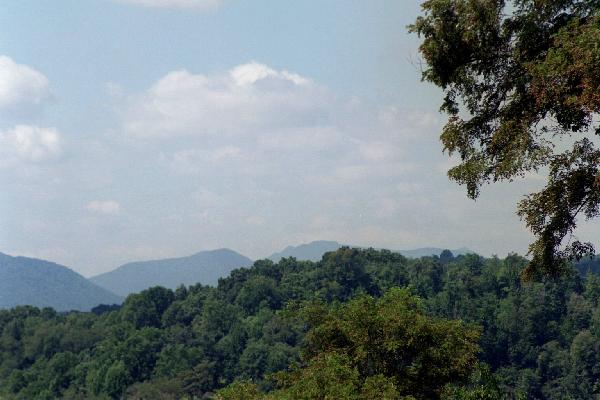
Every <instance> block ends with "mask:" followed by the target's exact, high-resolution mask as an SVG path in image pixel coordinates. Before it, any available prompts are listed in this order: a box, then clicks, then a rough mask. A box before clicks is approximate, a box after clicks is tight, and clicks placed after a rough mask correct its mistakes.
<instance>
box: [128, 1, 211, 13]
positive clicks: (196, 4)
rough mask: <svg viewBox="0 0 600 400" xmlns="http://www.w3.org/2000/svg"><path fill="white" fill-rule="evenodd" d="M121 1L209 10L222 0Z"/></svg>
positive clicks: (161, 6)
mask: <svg viewBox="0 0 600 400" xmlns="http://www.w3.org/2000/svg"><path fill="white" fill-rule="evenodd" d="M120 1H121V2H122V3H129V4H134V5H139V6H144V7H157V8H180V9H190V10H198V11H209V10H214V9H217V8H218V7H219V6H220V5H221V4H222V3H223V0H120Z"/></svg>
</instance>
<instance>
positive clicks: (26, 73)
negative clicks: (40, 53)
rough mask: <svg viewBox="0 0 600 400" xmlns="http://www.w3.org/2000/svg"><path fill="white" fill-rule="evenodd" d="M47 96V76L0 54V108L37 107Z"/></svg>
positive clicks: (48, 94) (18, 109)
mask: <svg viewBox="0 0 600 400" xmlns="http://www.w3.org/2000/svg"><path fill="white" fill-rule="evenodd" d="M49 97H50V89H49V83H48V78H46V77H45V76H44V75H43V74H42V73H41V72H39V71H36V70H35V69H33V68H31V67H29V66H27V65H23V64H17V63H16V62H14V61H13V60H12V59H11V58H10V57H7V56H3V55H1V56H0V110H16V111H20V109H21V108H23V107H32V106H33V107H37V106H40V105H41V104H42V103H43V102H44V101H45V100H47V99H48V98H49Z"/></svg>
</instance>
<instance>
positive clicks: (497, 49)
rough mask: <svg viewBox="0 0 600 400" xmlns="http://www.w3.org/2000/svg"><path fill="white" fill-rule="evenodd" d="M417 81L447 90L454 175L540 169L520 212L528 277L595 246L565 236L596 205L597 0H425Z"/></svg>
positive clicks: (482, 178)
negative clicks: (528, 235)
mask: <svg viewBox="0 0 600 400" xmlns="http://www.w3.org/2000/svg"><path fill="white" fill-rule="evenodd" d="M422 9H423V15H422V16H420V17H418V18H417V20H416V22H415V23H414V24H413V25H411V26H410V27H409V30H410V31H412V32H415V33H417V34H418V35H419V36H420V37H422V38H423V42H422V44H421V47H420V51H421V54H422V56H423V58H424V60H425V62H426V67H425V69H424V71H423V79H424V80H426V81H429V82H432V83H434V84H435V85H437V86H439V87H440V88H442V89H443V90H444V94H445V97H444V100H443V103H442V107H441V109H442V110H443V111H444V112H446V113H448V114H449V118H448V122H447V124H446V125H445V127H444V129H443V131H442V134H441V141H442V143H443V147H444V150H445V151H447V152H448V153H449V154H450V155H453V154H457V155H459V156H460V159H461V162H460V164H459V165H457V166H455V167H453V168H451V169H450V170H449V171H448V175H449V177H450V178H451V179H452V180H455V181H456V182H458V183H459V184H463V185H465V186H466V188H467V192H468V195H469V197H471V198H476V197H477V196H478V194H479V191H480V188H481V186H482V185H483V184H486V183H489V182H497V181H502V180H508V181H511V180H513V179H514V178H516V177H519V176H521V177H522V176H524V175H525V174H526V173H528V172H531V171H538V170H540V169H542V168H543V169H544V171H545V170H547V171H548V179H547V182H546V186H545V187H544V188H543V189H542V190H540V191H539V192H536V193H532V194H530V195H528V196H526V197H525V198H524V199H523V200H522V201H521V202H520V203H519V206H518V214H519V215H520V216H521V218H523V219H524V221H525V223H526V225H527V226H528V228H529V229H530V230H531V231H532V232H533V234H534V235H535V241H534V242H533V243H532V244H531V245H530V255H531V258H532V261H531V263H530V264H529V267H528V268H527V269H526V270H525V276H526V277H529V278H531V277H536V276H540V275H558V274H560V273H561V272H563V271H564V269H565V267H566V261H567V260H569V259H574V258H575V259H579V258H581V257H583V256H584V255H587V254H590V253H593V250H594V249H593V246H592V244H591V243H582V242H580V241H578V240H577V239H576V238H574V237H573V233H574V230H575V228H576V225H577V222H578V217H583V218H585V219H592V218H595V217H597V216H598V215H599V214H600V149H598V148H597V145H596V144H595V143H594V139H595V138H597V136H598V135H600V126H599V124H598V118H597V117H598V113H599V111H600V46H599V43H600V1H598V0H510V1H504V0H427V1H425V2H423V4H422Z"/></svg>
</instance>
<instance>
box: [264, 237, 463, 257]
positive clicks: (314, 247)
mask: <svg viewBox="0 0 600 400" xmlns="http://www.w3.org/2000/svg"><path fill="white" fill-rule="evenodd" d="M342 246H346V245H343V244H341V243H338V242H335V241H329V240H317V241H314V242H310V243H305V244H301V245H299V246H288V247H286V248H285V249H283V250H282V251H281V252H279V253H274V254H272V255H270V256H269V257H268V258H269V260H273V261H274V262H278V261H279V260H281V259H282V258H284V257H294V258H296V259H298V260H307V261H315V262H316V261H320V260H321V257H322V256H323V254H324V253H327V252H328V251H335V250H337V249H339V248H340V247H342ZM350 247H360V246H350ZM442 251H444V249H441V248H438V247H422V248H419V249H414V250H396V251H395V252H397V253H400V254H402V255H403V256H404V257H408V258H419V257H427V256H439V255H440V254H441V253H442ZM451 251H452V254H453V255H455V256H460V255H464V254H469V253H474V252H473V251H471V250H469V249H467V248H465V247H461V248H460V249H455V250H451Z"/></svg>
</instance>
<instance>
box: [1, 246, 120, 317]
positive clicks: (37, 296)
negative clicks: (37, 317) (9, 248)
mask: <svg viewBox="0 0 600 400" xmlns="http://www.w3.org/2000/svg"><path fill="white" fill-rule="evenodd" d="M121 301H122V299H121V298H120V297H119V296H117V295H115V294H114V293H111V292H110V291H108V290H106V289H103V288H101V287H99V286H97V285H95V284H93V283H92V282H89V281H88V280H87V279H85V278H84V277H83V276H81V275H79V274H78V273H76V272H74V271H72V270H70V269H69V268H67V267H65V266H63V265H59V264H56V263H53V262H49V261H44V260H39V259H35V258H27V257H12V256H9V255H7V254H3V253H0V308H12V307H15V306H20V305H32V306H36V307H52V308H54V309H55V310H57V311H70V310H79V311H89V310H90V309H92V308H93V307H95V306H97V305H99V304H116V303H119V304H120V303H121Z"/></svg>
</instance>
